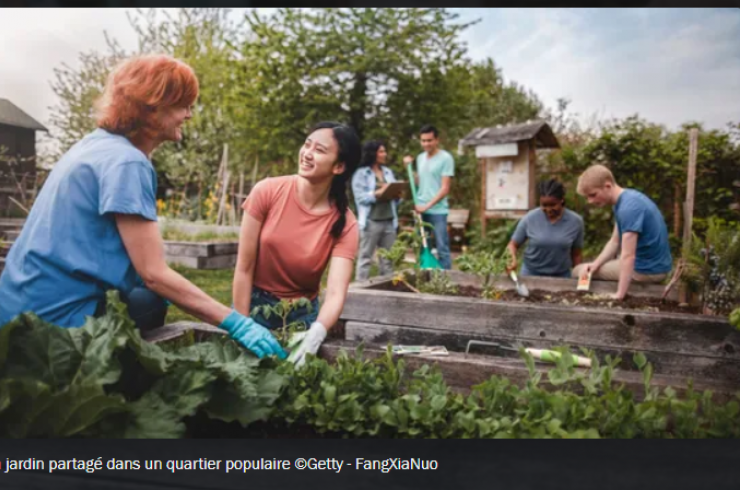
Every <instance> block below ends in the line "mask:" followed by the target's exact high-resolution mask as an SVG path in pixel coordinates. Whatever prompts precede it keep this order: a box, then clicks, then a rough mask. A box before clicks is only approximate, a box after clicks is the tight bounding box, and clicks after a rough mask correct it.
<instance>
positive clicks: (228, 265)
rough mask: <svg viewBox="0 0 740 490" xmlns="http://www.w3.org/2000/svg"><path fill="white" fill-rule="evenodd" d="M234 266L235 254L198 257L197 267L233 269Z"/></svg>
mask: <svg viewBox="0 0 740 490" xmlns="http://www.w3.org/2000/svg"><path fill="white" fill-rule="evenodd" d="M234 267H236V254H231V255H216V256H214V257H198V269H233V268H234Z"/></svg>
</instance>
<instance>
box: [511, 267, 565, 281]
mask: <svg viewBox="0 0 740 490" xmlns="http://www.w3.org/2000/svg"><path fill="white" fill-rule="evenodd" d="M519 275H520V276H521V277H526V276H531V277H536V276H540V277H564V278H567V279H569V278H570V271H567V272H563V273H562V274H547V275H543V274H534V273H532V271H530V270H529V269H527V264H522V268H521V270H520V271H519Z"/></svg>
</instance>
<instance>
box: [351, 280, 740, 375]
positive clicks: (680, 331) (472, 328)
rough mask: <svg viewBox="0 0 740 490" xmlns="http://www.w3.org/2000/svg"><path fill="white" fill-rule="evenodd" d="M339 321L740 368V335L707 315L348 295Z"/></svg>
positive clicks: (424, 296) (722, 320)
mask: <svg viewBox="0 0 740 490" xmlns="http://www.w3.org/2000/svg"><path fill="white" fill-rule="evenodd" d="M341 319H342V320H345V321H358V322H367V323H376V324H381V325H401V326H410V327H419V328H427V329H432V330H435V329H436V330H444V331H457V332H466V333H469V334H471V335H486V336H495V337H503V338H518V339H522V340H537V339H548V340H553V341H555V342H559V343H565V344H569V345H586V344H591V345H604V346H612V347H614V348H615V349H619V350H628V351H644V350H652V351H655V352H673V353H685V354H694V355H702V356H714V357H720V358H726V359H733V360H740V332H737V331H736V330H734V329H733V328H732V327H730V325H729V323H728V322H727V319H725V318H721V317H711V316H703V315H689V314H677V313H649V312H641V311H636V310H617V309H600V308H593V307H588V308H587V307H575V306H567V307H566V306H555V305H533V304H525V303H514V302H503V301H488V300H482V299H476V298H461V297H450V296H436V295H428V294H408V293H394V292H387V291H372V290H358V289H355V290H352V291H350V292H349V294H348V295H347V300H346V302H345V305H344V309H343V311H342V314H341Z"/></svg>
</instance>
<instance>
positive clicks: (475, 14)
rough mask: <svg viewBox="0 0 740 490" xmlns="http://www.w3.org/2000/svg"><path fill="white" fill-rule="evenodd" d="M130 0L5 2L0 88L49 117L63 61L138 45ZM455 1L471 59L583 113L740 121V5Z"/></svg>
mask: <svg viewBox="0 0 740 490" xmlns="http://www.w3.org/2000/svg"><path fill="white" fill-rule="evenodd" d="M126 10H127V9H0V46H3V48H2V50H1V51H0V98H7V99H10V100H11V101H12V102H13V103H14V104H16V105H17V106H19V107H20V108H21V109H23V110H24V111H26V112H27V113H28V114H30V115H31V116H32V117H34V118H35V119H37V120H38V121H39V122H41V123H42V124H45V125H48V124H49V114H50V110H49V107H50V106H52V105H54V104H55V103H56V96H55V95H54V93H53V91H52V90H51V86H50V83H51V81H52V80H53V78H54V69H55V68H58V67H61V66H62V64H64V63H66V64H68V65H71V66H73V67H74V66H76V65H77V63H78V57H79V54H80V53H81V52H88V51H91V50H98V51H101V52H105V51H106V50H107V47H106V44H105V37H104V32H107V33H108V35H109V36H110V37H112V38H114V39H116V40H117V41H118V42H119V44H120V45H121V46H122V47H123V48H124V49H129V50H133V49H135V48H136V46H137V36H136V34H135V32H134V30H133V29H132V28H131V27H130V25H129V22H128V19H127V16H126ZM160 10H172V9H160ZM264 10H269V9H264ZM453 10H459V11H460V14H461V20H473V19H480V22H478V23H477V24H476V25H474V26H473V27H471V28H469V29H468V30H467V31H466V32H465V33H464V35H463V40H464V41H465V42H466V43H467V45H468V49H469V55H470V56H471V57H472V58H473V59H476V60H482V59H485V58H492V59H493V60H494V62H495V63H496V65H497V66H499V67H500V68H501V69H502V73H503V75H504V78H505V79H506V80H507V81H515V82H516V83H518V84H520V85H523V86H524V87H526V88H528V89H531V90H533V91H534V92H535V93H536V94H537V95H538V97H539V98H540V99H541V100H542V101H543V102H544V103H545V104H546V105H547V106H549V107H554V106H555V105H556V101H557V99H558V98H567V99H569V100H570V101H571V104H570V107H569V109H570V110H571V111H573V112H575V113H577V114H579V115H580V117H581V119H582V120H584V121H585V120H587V119H588V118H589V117H591V116H594V115H597V116H598V117H601V118H610V117H619V118H622V117H627V116H630V115H634V114H639V115H640V116H642V117H644V118H646V119H648V120H650V121H652V122H656V123H660V124H664V125H666V126H667V127H668V128H670V129H675V128H677V127H679V126H680V125H681V124H682V123H685V122H689V121H698V122H701V123H703V124H704V125H705V127H708V128H717V129H722V128H725V127H726V124H727V123H728V122H730V121H734V122H738V121H740V9H732V8H725V9H553V8H550V9H453ZM235 15H238V12H236V13H235Z"/></svg>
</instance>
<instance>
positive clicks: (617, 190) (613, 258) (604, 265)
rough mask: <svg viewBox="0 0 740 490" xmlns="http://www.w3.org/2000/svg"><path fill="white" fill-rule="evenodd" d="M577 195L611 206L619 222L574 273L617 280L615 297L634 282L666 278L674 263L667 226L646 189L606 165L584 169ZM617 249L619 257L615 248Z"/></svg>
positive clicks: (654, 281) (616, 221)
mask: <svg viewBox="0 0 740 490" xmlns="http://www.w3.org/2000/svg"><path fill="white" fill-rule="evenodd" d="M577 192H578V194H580V195H582V196H585V197H586V199H587V200H588V203H589V204H592V205H595V206H599V207H603V206H613V210H614V217H615V224H614V231H613V233H612V236H611V238H610V239H609V241H608V242H607V243H606V245H605V246H604V249H603V250H602V252H601V254H599V256H598V257H597V258H596V260H594V261H593V262H590V263H585V264H581V265H580V266H579V267H576V268H575V269H574V270H573V276H574V277H580V276H582V275H585V274H588V273H589V272H590V273H591V274H592V278H594V279H601V280H605V281H618V282H619V283H618V285H617V292H616V294H614V298H615V299H617V300H619V301H621V300H622V299H624V297H625V296H626V295H627V291H628V290H629V287H630V283H631V282H632V281H636V282H651V283H659V282H662V281H663V280H664V279H665V278H666V276H667V275H668V273H669V272H670V271H671V268H672V266H673V259H672V257H671V249H670V246H669V243H668V228H667V227H666V224H665V220H664V219H663V215H662V214H661V213H660V210H659V209H658V206H656V205H655V203H654V202H653V201H652V200H651V199H650V198H649V197H647V196H646V195H645V194H643V193H641V192H639V191H636V190H634V189H624V188H622V187H620V186H619V185H618V184H617V182H616V180H615V179H614V175H612V173H611V171H610V170H609V169H608V168H606V167H604V166H603V165H594V166H591V167H589V168H588V169H586V171H585V172H583V174H582V175H581V176H580V178H579V179H578V188H577ZM618 252H619V257H617V253H618Z"/></svg>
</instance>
